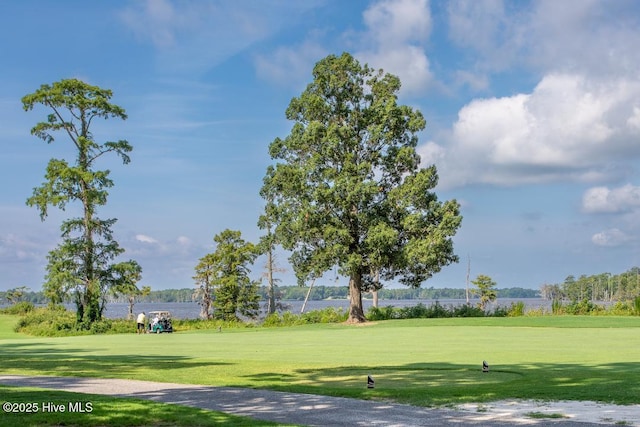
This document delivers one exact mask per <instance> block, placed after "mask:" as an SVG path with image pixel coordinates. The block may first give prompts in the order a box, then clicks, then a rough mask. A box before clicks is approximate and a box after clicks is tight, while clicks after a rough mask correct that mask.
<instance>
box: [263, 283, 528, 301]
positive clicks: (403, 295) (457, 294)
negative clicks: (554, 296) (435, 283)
mask: <svg viewBox="0 0 640 427" xmlns="http://www.w3.org/2000/svg"><path fill="white" fill-rule="evenodd" d="M278 291H279V293H280V299H283V300H304V298H305V297H306V295H307V292H309V288H306V287H299V286H279V287H278ZM496 291H497V293H498V298H538V297H540V292H539V291H537V290H535V289H525V288H505V289H497V290H496ZM258 293H259V294H260V296H261V298H263V299H265V298H266V288H265V287H261V288H260V289H259V291H258ZM369 295H370V294H369ZM365 296H366V295H365ZM348 297H349V287H348V286H314V287H313V288H312V289H311V293H310V294H309V299H310V300H324V299H346V298H348ZM378 298H379V299H384V300H407V299H409V300H410V299H428V300H437V299H465V298H466V294H465V289H458V288H438V289H436V288H433V287H430V288H417V289H409V288H398V289H384V288H383V289H380V290H379V291H378Z"/></svg>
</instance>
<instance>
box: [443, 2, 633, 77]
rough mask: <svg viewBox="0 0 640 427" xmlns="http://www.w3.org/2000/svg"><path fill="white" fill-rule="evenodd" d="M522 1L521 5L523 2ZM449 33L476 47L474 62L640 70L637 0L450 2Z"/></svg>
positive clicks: (494, 67) (596, 71) (495, 67)
mask: <svg viewBox="0 0 640 427" xmlns="http://www.w3.org/2000/svg"><path fill="white" fill-rule="evenodd" d="M519 6H522V4H519ZM447 12H448V16H447V17H448V25H449V37H450V38H451V40H452V41H453V42H454V43H456V44H457V45H458V46H461V47H463V48H465V49H471V50H473V51H474V52H475V53H476V55H475V57H474V60H475V61H476V63H475V64H474V67H476V68H478V69H482V70H491V71H500V70H504V69H507V68H509V67H512V66H518V67H522V66H526V67H531V66H533V67H535V68H537V69H539V70H542V71H543V72H549V71H550V70H554V71H556V72H559V71H562V72H583V71H585V70H588V72H589V73H590V74H592V75H600V76H602V75H609V76H610V75H612V74H613V75H616V76H632V75H634V74H635V73H636V72H637V64H638V62H639V61H640V52H639V51H638V49H637V48H636V46H637V45H638V44H639V43H640V34H639V33H638V31H637V28H638V26H639V24H640V22H639V15H638V13H637V4H635V2H633V1H626V2H625V1H620V2H616V3H615V6H612V5H611V3H610V2H606V1H595V0H565V1H557V0H540V1H536V2H531V3H530V6H525V7H517V8H514V7H512V4H511V3H506V2H504V1H502V0H486V1H465V0H456V1H451V2H449V3H448V7H447Z"/></svg>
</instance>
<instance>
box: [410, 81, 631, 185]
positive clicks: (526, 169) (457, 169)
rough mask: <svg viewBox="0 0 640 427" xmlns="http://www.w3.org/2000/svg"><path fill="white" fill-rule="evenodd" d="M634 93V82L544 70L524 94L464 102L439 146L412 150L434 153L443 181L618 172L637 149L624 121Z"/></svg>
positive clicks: (536, 179)
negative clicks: (535, 82) (546, 72)
mask: <svg viewBox="0 0 640 427" xmlns="http://www.w3.org/2000/svg"><path fill="white" fill-rule="evenodd" d="M639 98H640V81H637V80H628V79H614V80H598V79H590V78H587V77H585V76H583V75H577V74H549V75H546V76H545V77H544V78H543V79H542V80H541V81H540V83H539V84H538V85H537V86H536V87H535V89H534V90H533V91H532V92H531V93H528V94H525V93H523V94H517V95H513V96H508V97H502V98H489V99H476V100H474V101H471V102H470V103H469V104H467V105H466V106H464V107H463V108H462V109H461V110H460V111H459V113H458V120H457V121H456V122H455V123H454V125H453V128H452V130H451V131H450V132H449V133H447V134H445V135H443V137H442V140H441V141H439V144H438V145H439V146H440V150H437V149H435V148H434V147H433V142H431V143H428V144H427V145H425V146H422V147H420V149H419V150H420V153H421V154H422V155H423V156H425V157H427V158H428V157H433V153H437V154H438V159H436V165H437V166H438V167H439V171H440V176H441V182H442V184H443V185H444V186H448V187H454V186H460V185H465V184H468V183H487V184H495V185H517V184H523V183H541V182H551V181H559V180H571V181H582V182H598V181H600V182H601V181H602V180H605V179H612V178H620V174H621V173H623V172H624V168H622V167H621V166H620V164H623V163H624V162H627V161H628V160H629V159H630V158H633V157H637V156H639V155H640V147H639V146H638V144H637V139H638V136H639V135H640V132H638V130H636V129H633V128H630V127H629V126H628V125H627V123H628V121H629V120H630V119H631V120H633V119H634V118H635V114H636V107H635V105H634V103H635V102H637V101H636V100H637V99H639Z"/></svg>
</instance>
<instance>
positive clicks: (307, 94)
mask: <svg viewBox="0 0 640 427" xmlns="http://www.w3.org/2000/svg"><path fill="white" fill-rule="evenodd" d="M399 89H400V80H399V79H398V78H397V77H396V76H393V75H391V74H387V73H384V72H383V71H382V70H377V71H376V70H373V69H372V68H370V67H369V66H367V65H361V64H360V63H359V62H358V61H357V60H355V59H354V58H353V57H352V56H351V55H349V54H348V53H344V54H342V55H341V56H335V55H330V56H328V57H326V58H324V59H323V60H321V61H320V62H318V63H317V64H316V66H315V67H314V70H313V81H312V82H311V83H310V84H309V85H308V86H307V88H306V90H305V91H304V92H303V93H302V94H301V95H300V96H299V97H297V98H293V99H292V100H291V102H290V104H289V107H288V108H287V110H286V117H287V119H289V120H292V121H293V122H294V124H293V128H292V129H291V132H290V134H289V135H288V136H287V137H285V138H284V139H281V138H276V139H275V140H274V141H273V142H272V143H271V144H270V146H269V153H270V155H271V158H272V159H274V160H275V161H276V163H275V165H272V166H269V168H268V170H267V173H266V176H265V178H264V185H263V187H262V190H261V195H262V196H263V197H264V198H265V199H266V200H268V201H269V203H272V204H273V208H272V209H273V221H272V222H270V225H271V226H274V227H275V229H274V233H275V235H276V240H277V241H278V242H279V243H280V244H281V245H282V246H283V247H284V248H285V249H287V250H290V251H292V255H291V258H290V261H291V263H292V266H293V268H294V270H295V272H296V275H297V277H298V280H299V281H300V282H303V281H305V280H308V279H311V278H314V277H319V276H321V275H322V273H323V272H325V271H328V270H330V269H331V268H333V267H334V266H337V267H338V271H339V273H340V274H341V275H343V276H346V277H349V292H350V298H351V304H350V306H351V307H350V312H349V320H350V321H352V322H361V321H364V320H365V317H364V312H363V309H362V292H363V291H367V290H370V289H374V288H379V287H381V286H382V283H381V282H380V279H381V280H394V279H396V278H398V280H399V281H400V282H401V283H404V284H405V285H408V286H411V287H418V286H420V285H421V283H423V282H424V281H425V280H427V279H428V278H430V277H431V276H432V275H433V274H434V273H436V272H438V271H440V270H441V268H442V267H443V266H445V265H448V264H450V263H452V262H457V261H458V257H457V256H456V255H455V254H454V252H453V242H452V236H453V235H455V233H456V231H457V229H458V228H459V226H460V224H461V219H462V218H461V216H460V213H459V205H458V203H457V202H456V201H455V200H450V201H445V202H440V201H438V199H437V197H436V195H435V193H434V192H433V189H434V188H435V186H436V184H437V182H438V176H437V172H436V168H435V166H430V167H426V168H421V167H420V157H419V155H418V154H417V152H416V146H417V143H418V136H417V133H418V132H420V131H422V130H423V129H424V128H425V124H426V123H425V119H424V117H423V116H422V114H421V113H420V112H419V111H417V110H414V109H413V108H411V107H409V106H405V105H399V104H398V102H397V93H398V91H399Z"/></svg>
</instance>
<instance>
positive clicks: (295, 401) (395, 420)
mask: <svg viewBox="0 0 640 427" xmlns="http://www.w3.org/2000/svg"><path fill="white" fill-rule="evenodd" d="M0 384H4V385H14V386H25V387H40V388H49V389H55V390H63V391H70V392H78V393H91V394H103V395H110V396H117V397H133V398H137V399H148V400H153V401H156V402H163V403H171V404H177V405H185V406H192V407H196V408H202V409H209V410H215V411H222V412H227V413H230V414H236V415H243V416H247V417H251V418H255V419H261V420H269V421H275V422H279V423H283V424H299V425H307V426H385V427H386V426H397V427H401V426H442V425H456V426H513V425H534V426H563V427H564V426H567V427H568V426H575V427H578V426H580V427H585V426H598V425H602V424H609V425H615V424H616V423H617V424H618V425H619V424H620V423H622V422H624V423H625V424H624V425H627V426H629V425H633V426H640V424H633V423H634V422H638V419H637V418H636V419H635V420H634V419H631V420H628V419H625V418H616V417H615V416H614V417H613V418H610V419H606V420H597V421H595V422H594V420H582V421H588V422H579V421H578V419H579V418H576V419H574V420H558V421H556V420H549V419H531V418H528V417H526V416H524V417H523V416H522V413H518V412H517V411H505V410H502V411H492V410H488V409H487V408H484V407H483V408H470V410H467V411H454V410H448V409H428V408H420V407H414V406H409V405H398V404H389V403H382V402H374V401H364V400H357V399H346V398H338V397H327V396H316V395H310V394H296V393H283V392H275V391H268V390H253V389H246V388H232V387H209V386H199V385H187V384H171V383H155V382H149V381H134V380H122V379H103V378H75V377H25V376H18V375H0ZM486 406H487V407H490V405H486ZM478 409H480V410H478ZM530 412H543V411H542V410H541V409H540V408H539V407H538V408H537V409H535V408H534V409H533V410H532V411H530ZM633 415H640V411H638V413H637V414H635V413H634V414H633ZM589 421H590V422H589Z"/></svg>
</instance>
